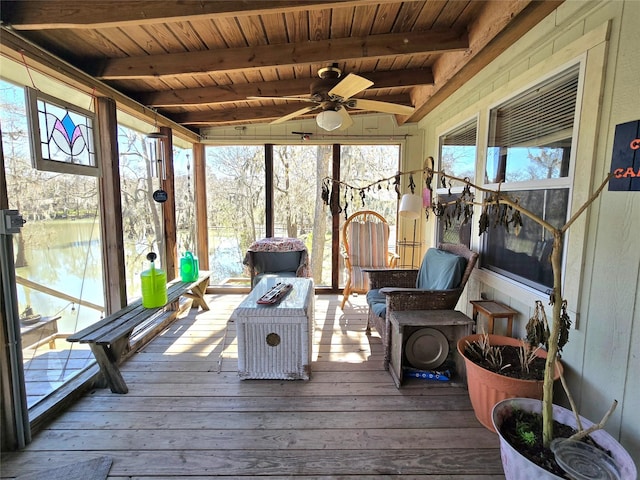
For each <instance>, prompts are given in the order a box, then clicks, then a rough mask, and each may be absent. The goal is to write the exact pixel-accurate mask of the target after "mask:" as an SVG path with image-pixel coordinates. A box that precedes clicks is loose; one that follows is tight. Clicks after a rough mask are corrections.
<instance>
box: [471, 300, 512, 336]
mask: <svg viewBox="0 0 640 480" xmlns="http://www.w3.org/2000/svg"><path fill="white" fill-rule="evenodd" d="M471 305H473V320H474V322H476V324H477V320H478V314H479V313H481V314H482V315H485V316H486V317H487V318H488V319H489V327H488V330H489V331H488V332H487V333H493V321H494V320H495V319H496V318H506V319H507V331H506V335H507V337H510V336H511V333H512V332H513V316H514V315H517V314H518V311H517V310H514V309H512V308H509V307H507V306H506V305H503V304H502V303H499V302H494V301H492V300H471Z"/></svg>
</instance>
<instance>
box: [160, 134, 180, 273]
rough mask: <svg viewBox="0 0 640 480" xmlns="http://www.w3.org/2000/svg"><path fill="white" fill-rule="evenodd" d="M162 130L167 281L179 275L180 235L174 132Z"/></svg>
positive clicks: (163, 212)
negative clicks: (165, 194)
mask: <svg viewBox="0 0 640 480" xmlns="http://www.w3.org/2000/svg"><path fill="white" fill-rule="evenodd" d="M160 132H161V133H163V134H164V135H166V136H167V138H166V141H165V142H163V145H164V158H165V161H164V168H165V176H166V178H164V179H163V180H162V189H163V190H164V191H165V192H167V201H166V202H164V203H163V204H162V218H163V222H164V252H165V263H166V265H165V271H166V272H167V281H168V282H170V281H171V280H173V279H174V278H176V277H177V276H178V267H179V265H178V237H177V233H176V189H175V181H174V173H173V133H172V131H171V129H170V128H169V127H160Z"/></svg>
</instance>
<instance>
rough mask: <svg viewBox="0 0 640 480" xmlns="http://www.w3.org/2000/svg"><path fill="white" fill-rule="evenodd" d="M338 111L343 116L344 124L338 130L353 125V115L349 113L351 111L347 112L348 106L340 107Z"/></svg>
mask: <svg viewBox="0 0 640 480" xmlns="http://www.w3.org/2000/svg"><path fill="white" fill-rule="evenodd" d="M338 113H339V114H340V116H341V117H342V125H340V128H338V130H346V129H347V128H349V127H350V126H351V125H353V120H352V119H351V115H349V112H347V109H346V108H344V107H340V109H339V110H338Z"/></svg>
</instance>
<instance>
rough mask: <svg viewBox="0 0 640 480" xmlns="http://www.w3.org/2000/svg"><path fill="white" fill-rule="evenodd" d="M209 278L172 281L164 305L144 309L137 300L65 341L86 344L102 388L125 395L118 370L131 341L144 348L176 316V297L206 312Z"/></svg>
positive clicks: (126, 390)
mask: <svg viewBox="0 0 640 480" xmlns="http://www.w3.org/2000/svg"><path fill="white" fill-rule="evenodd" d="M210 276H211V273H210V272H202V271H201V272H200V275H199V277H198V279H197V280H196V281H194V282H182V281H180V279H177V280H173V281H171V282H169V283H168V284H167V297H168V301H167V304H166V305H164V306H162V307H156V308H144V307H143V306H142V299H141V298H140V299H138V300H136V301H135V302H132V303H130V304H129V305H127V306H126V307H124V308H123V309H121V310H119V311H117V312H116V313H114V314H112V315H109V316H108V317H105V318H103V319H102V320H100V321H99V322H96V323H94V324H93V325H91V326H89V327H87V328H85V329H83V330H80V331H79V332H76V333H74V334H72V335H70V336H69V337H67V341H68V342H79V343H86V344H89V346H90V347H91V351H92V352H93V355H94V356H95V358H96V362H97V363H98V365H99V367H100V372H101V373H102V376H103V378H104V381H105V382H106V386H108V387H109V388H110V389H111V391H112V392H113V393H127V392H128V391H129V389H128V388H127V384H126V383H125V381H124V379H123V378H122V374H121V373H120V370H119V368H118V366H119V365H120V363H122V361H123V360H124V359H125V358H126V357H127V356H128V355H129V354H130V352H132V350H133V349H132V343H131V342H132V338H134V337H135V339H136V345H141V344H144V343H146V342H147V341H149V340H150V339H151V338H153V337H154V336H155V335H156V334H157V333H158V332H159V331H160V330H162V329H163V328H165V327H166V326H167V325H168V324H169V323H171V322H172V321H173V320H174V319H175V318H176V316H177V315H178V310H179V300H180V297H186V298H189V299H191V300H192V301H193V303H192V305H191V306H192V308H202V310H209V305H207V302H206V300H205V298H204V294H205V292H206V290H207V285H208V284H209V278H210ZM132 334H133V335H132Z"/></svg>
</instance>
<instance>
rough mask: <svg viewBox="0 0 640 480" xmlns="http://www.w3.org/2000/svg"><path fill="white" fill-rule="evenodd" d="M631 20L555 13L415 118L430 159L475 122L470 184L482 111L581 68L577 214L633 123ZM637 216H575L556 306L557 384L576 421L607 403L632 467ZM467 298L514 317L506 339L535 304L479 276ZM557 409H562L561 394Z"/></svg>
mask: <svg viewBox="0 0 640 480" xmlns="http://www.w3.org/2000/svg"><path fill="white" fill-rule="evenodd" d="M638 15H640V4H639V3H638V2H633V1H627V2H597V1H588V2H568V3H565V4H563V5H562V6H561V7H560V8H558V10H557V11H556V12H554V14H553V15H551V16H550V17H548V18H547V19H545V20H544V21H543V22H541V23H540V24H539V25H537V26H536V27H535V28H533V29H532V30H531V32H530V33H529V34H528V35H527V37H526V38H523V39H521V40H519V41H518V42H515V43H514V45H513V46H512V47H511V48H510V49H509V50H507V51H506V52H505V53H504V54H502V55H501V56H499V57H498V58H497V59H496V60H495V61H494V62H492V63H491V64H490V65H488V66H487V67H486V68H485V69H484V70H483V71H482V72H481V73H480V74H478V75H476V76H475V77H474V78H473V79H472V80H471V81H470V82H468V83H467V84H466V85H465V86H463V87H461V88H460V89H459V90H458V92H456V93H455V94H454V95H452V96H451V97H450V98H448V99H447V100H446V101H445V102H443V103H442V104H441V105H440V106H439V107H438V108H436V109H435V110H434V111H433V112H431V113H430V114H428V115H427V116H426V117H425V118H424V120H423V121H422V122H421V123H420V126H421V127H422V128H423V129H424V131H425V149H426V151H427V152H431V153H432V154H435V153H436V152H437V151H438V143H437V142H438V136H439V135H440V134H441V133H443V132H445V131H446V130H447V129H450V128H452V127H454V126H455V125H458V124H460V123H462V122H464V121H466V120H469V119H472V118H474V117H476V116H477V118H478V132H479V140H478V141H479V163H478V168H477V172H478V173H477V175H478V178H481V176H482V174H483V173H482V172H483V171H484V164H483V160H484V151H485V149H486V139H485V137H484V136H483V134H482V132H483V131H486V128H487V126H486V118H487V116H486V115H485V113H486V111H487V109H488V108H490V106H492V105H496V104H498V103H499V102H500V101H502V100H503V99H504V98H506V97H507V96H509V95H511V94H513V93H514V92H516V91H518V90H519V89H522V88H524V87H525V86H527V85H530V84H531V83H532V82H535V81H537V79H539V78H540V76H541V75H545V74H549V73H551V72H553V71H554V70H556V71H557V70H560V69H561V68H563V65H566V64H567V62H569V61H571V60H572V59H576V58H584V59H586V69H585V76H590V78H591V80H587V81H585V94H584V97H583V98H582V109H583V112H582V115H581V118H580V131H579V132H578V151H577V155H576V168H577V173H576V175H575V179H574V189H573V203H574V204H575V205H576V206H579V204H580V199H581V198H587V196H588V194H589V191H590V188H591V185H592V184H598V183H599V182H600V179H601V178H604V176H605V175H606V174H607V172H608V171H609V168H610V162H611V154H612V146H613V137H614V133H615V127H616V125H617V124H619V123H624V122H627V121H631V120H636V119H638V118H640V103H639V102H633V101H632V102H630V101H629V99H630V98H636V97H637V93H638V80H637V79H638V78H640V65H639V64H638V62H630V61H627V60H625V59H626V58H629V56H633V55H634V54H635V53H634V52H636V51H637V46H638V44H639V42H640V32H638V29H637V27H636V26H635V24H634V21H633V20H632V19H633V18H634V16H635V17H636V18H637V17H638ZM594 77H595V80H594ZM574 208H575V207H574ZM639 210H640V196H638V195H637V194H634V193H629V192H627V193H620V192H607V191H605V192H604V193H603V194H602V195H601V197H600V198H599V199H598V201H596V203H595V204H594V205H593V206H592V207H591V209H590V211H589V213H588V214H587V215H584V216H583V217H582V219H581V220H582V222H581V223H582V224H580V223H578V224H576V225H574V226H573V227H572V228H571V230H570V231H569V239H568V248H569V251H568V256H569V257H568V261H567V267H566V269H567V275H566V276H565V279H566V280H565V296H566V298H567V300H568V301H569V305H570V309H571V310H572V312H571V316H572V320H573V321H574V322H575V324H574V328H573V329H572V330H571V333H570V340H569V343H568V344H567V346H566V347H565V348H564V350H563V361H564V363H565V365H566V366H567V368H565V370H566V377H567V380H568V382H569V387H570V389H571V392H572V394H573V395H574V396H575V397H576V399H577V401H578V406H579V409H580V412H581V414H583V415H584V416H586V417H587V418H590V419H595V420H596V421H598V420H599V419H600V418H602V415H603V414H604V411H605V410H606V409H607V408H608V406H609V405H610V404H611V402H612V401H613V400H614V399H617V400H618V401H619V402H620V404H619V405H618V408H617V409H616V412H615V413H614V415H613V416H612V417H611V418H610V419H609V421H608V423H607V427H606V429H607V431H609V432H610V433H611V434H612V435H614V436H615V437H616V438H619V439H620V440H621V442H622V444H623V445H624V446H625V447H626V448H627V450H628V451H629V452H630V453H631V455H632V457H633V458H634V460H635V461H636V464H638V465H640V416H638V414H637V411H638V398H640V382H638V381H637V379H638V378H640V362H638V355H639V354H638V345H640V328H638V326H639V325H640V309H638V308H637V305H638V301H639V299H640V293H639V291H640V290H639V286H640V274H639V272H640V251H638V249H637V248H635V244H636V243H637V242H635V240H633V239H635V238H638V236H639V235H640V215H638V212H639ZM434 225H435V223H432V222H429V224H428V228H429V230H428V233H427V235H428V236H432V235H434V232H433V230H432V228H433V226H434ZM474 228H475V225H474ZM472 239H473V240H472V241H473V242H474V248H480V239H479V238H478V236H477V234H474V235H472ZM467 291H468V294H469V295H470V296H471V298H472V299H473V298H480V295H481V294H485V295H487V297H488V298H491V299H496V300H499V301H502V302H504V303H506V304H508V305H510V306H511V307H512V308H515V309H516V310H518V311H520V312H521V315H519V317H518V318H517V319H516V322H515V325H514V332H515V336H518V335H520V336H521V335H524V326H525V324H526V322H527V319H528V318H529V317H530V316H531V314H532V308H533V306H534V301H535V300H536V299H541V300H543V301H544V300H545V299H544V298H542V297H541V296H536V295H535V294H533V293H531V291H525V290H524V289H519V288H517V287H516V286H514V284H513V283H510V282H505V281H501V280H500V278H499V277H496V276H495V275H491V274H488V273H486V272H483V271H482V270H481V269H480V270H478V271H477V272H476V274H475V275H474V279H473V281H472V282H471V283H470V284H469V286H468V288H467ZM467 308H468V307H467ZM558 390H559V389H558ZM557 399H558V401H559V402H561V403H565V404H566V400H565V399H564V396H563V395H562V393H561V392H558V397H557Z"/></svg>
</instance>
